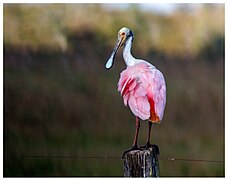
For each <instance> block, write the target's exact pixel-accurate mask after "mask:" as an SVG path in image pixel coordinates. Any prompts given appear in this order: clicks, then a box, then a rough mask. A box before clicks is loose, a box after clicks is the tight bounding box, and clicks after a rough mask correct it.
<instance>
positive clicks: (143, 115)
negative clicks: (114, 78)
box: [118, 61, 166, 122]
mask: <svg viewBox="0 0 228 180" xmlns="http://www.w3.org/2000/svg"><path fill="white" fill-rule="evenodd" d="M118 91H119V92H120V93H121V94H122V96H123V99H124V104H125V105H126V106H127V105H128V106H129V107H130V109H131V111H132V112H133V114H134V115H135V116H138V117H139V118H140V119H142V120H146V119H149V120H151V121H152V122H160V121H161V120H162V118H163V113H164V108H165V104H166V85H165V80H164V77H163V74H162V73H161V72H160V71H159V70H158V69H156V68H155V67H154V66H153V65H151V64H149V63H148V62H146V61H138V63H137V64H135V65H134V66H128V67H127V69H125V70H124V71H123V72H122V73H121V75H120V79H119V83H118Z"/></svg>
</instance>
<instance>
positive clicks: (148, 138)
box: [141, 121, 153, 149]
mask: <svg viewBox="0 0 228 180" xmlns="http://www.w3.org/2000/svg"><path fill="white" fill-rule="evenodd" d="M148 122H149V123H148V127H149V129H148V137H147V143H146V144H145V145H144V146H141V148H146V149H147V148H150V147H152V146H153V145H152V144H150V132H151V127H152V122H151V121H148Z"/></svg>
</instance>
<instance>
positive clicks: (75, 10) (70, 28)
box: [4, 4, 225, 58]
mask: <svg viewBox="0 0 228 180" xmlns="http://www.w3.org/2000/svg"><path fill="white" fill-rule="evenodd" d="M114 6H115V5H114ZM186 7H188V6H187V5H182V6H180V7H179V10H177V11H175V12H174V13H173V14H171V15H169V16H167V15H156V14H154V13H152V12H142V11H140V9H139V8H138V6H137V4H134V5H130V6H129V7H128V9H126V10H118V9H116V10H114V9H113V10H106V8H105V4H104V5H99V4H96V5H85V4H65V5H63V4H55V5H53V4H49V5H42V4H40V5H24V4H23V5H20V4H19V5H13V4H12V5H11V4H6V5H4V42H5V44H9V45H19V46H20V47H23V48H26V49H31V50H34V51H36V50H38V49H46V48H48V49H49V50H54V51H59V50H61V51H67V50H70V49H71V48H72V44H71V43H70V42H69V41H70V35H71V34H75V35H77V37H80V36H81V35H82V34H84V33H85V32H93V33H94V34H96V36H97V38H98V39H99V38H101V39H102V38H105V39H106V41H107V42H106V43H108V45H113V39H115V38H116V34H117V33H116V32H118V30H119V29H120V28H121V27H122V26H127V27H130V28H131V29H134V33H135V36H136V40H138V42H139V43H137V44H135V49H137V50H138V51H140V52H142V53H146V52H147V51H148V50H151V49H153V50H156V51H157V52H162V54H165V55H167V56H182V57H185V56H190V57H189V58H191V57H195V56H196V55H199V54H200V53H201V51H202V49H203V48H207V44H210V43H212V42H211V38H212V39H213V38H223V39H224V31H225V27H224V20H225V19H224V18H225V17H224V11H225V10H224V5H218V4H216V5H212V4H206V5H203V6H200V7H198V8H196V9H193V10H192V11H190V12H189V11H187V10H185V9H187V8H186ZM114 32H115V33H114ZM101 36H102V37H101Z"/></svg>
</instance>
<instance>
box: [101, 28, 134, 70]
mask: <svg viewBox="0 0 228 180" xmlns="http://www.w3.org/2000/svg"><path fill="white" fill-rule="evenodd" d="M130 37H132V40H133V39H134V35H133V32H132V31H131V30H130V29H128V28H126V27H123V28H121V29H120V30H119V32H118V38H117V42H116V46H115V48H114V49H113V52H112V54H111V56H110V58H109V59H108V61H107V63H106V65H105V67H106V68H107V69H110V68H111V67H112V65H113V63H114V58H115V55H116V53H117V51H118V49H119V48H120V47H121V46H123V45H125V43H126V41H127V40H128V39H129V38H130Z"/></svg>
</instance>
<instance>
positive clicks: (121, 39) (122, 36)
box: [117, 27, 134, 46]
mask: <svg viewBox="0 0 228 180" xmlns="http://www.w3.org/2000/svg"><path fill="white" fill-rule="evenodd" d="M129 37H133V38H134V35H133V32H132V31H131V30H130V29H128V28H126V27H123V28H121V29H120V30H119V32H118V40H117V44H118V43H120V46H123V45H124V44H125V43H126V41H127V40H128V39H129Z"/></svg>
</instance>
